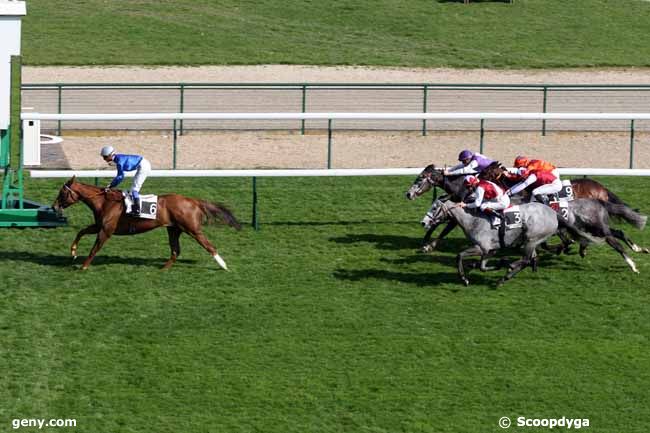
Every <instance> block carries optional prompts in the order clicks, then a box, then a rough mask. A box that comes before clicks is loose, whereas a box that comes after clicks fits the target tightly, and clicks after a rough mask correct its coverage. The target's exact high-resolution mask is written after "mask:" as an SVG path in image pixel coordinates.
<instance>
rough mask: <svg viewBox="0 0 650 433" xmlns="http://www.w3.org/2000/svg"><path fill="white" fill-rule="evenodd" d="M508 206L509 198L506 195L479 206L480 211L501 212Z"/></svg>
mask: <svg viewBox="0 0 650 433" xmlns="http://www.w3.org/2000/svg"><path fill="white" fill-rule="evenodd" d="M508 206H510V197H508V196H507V195H506V194H503V195H501V197H497V198H495V199H493V200H490V201H488V202H485V203H483V204H481V206H480V209H481V210H485V209H492V210H503V209H505V208H507V207H508Z"/></svg>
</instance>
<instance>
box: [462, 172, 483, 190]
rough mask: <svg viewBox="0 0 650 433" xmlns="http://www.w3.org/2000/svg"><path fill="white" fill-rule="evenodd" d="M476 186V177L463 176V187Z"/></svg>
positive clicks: (477, 181) (477, 182)
mask: <svg viewBox="0 0 650 433" xmlns="http://www.w3.org/2000/svg"><path fill="white" fill-rule="evenodd" d="M478 184H479V180H478V179H477V177H476V176H472V175H469V176H465V180H464V181H463V185H465V187H468V188H469V187H470V186H476V185H478Z"/></svg>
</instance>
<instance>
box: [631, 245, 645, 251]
mask: <svg viewBox="0 0 650 433" xmlns="http://www.w3.org/2000/svg"><path fill="white" fill-rule="evenodd" d="M632 251H634V252H635V253H640V252H641V251H643V250H641V248H640V247H639V246H638V245H637V244H635V243H633V244H632Z"/></svg>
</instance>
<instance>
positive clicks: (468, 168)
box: [444, 150, 494, 176]
mask: <svg viewBox="0 0 650 433" xmlns="http://www.w3.org/2000/svg"><path fill="white" fill-rule="evenodd" d="M458 160H459V161H460V164H458V165H456V166H454V167H450V168H445V171H444V174H445V176H456V175H461V174H477V173H480V172H482V171H483V170H485V169H486V168H487V167H488V166H489V165H490V164H492V163H493V162H494V161H493V160H491V159H490V158H488V157H486V156H485V155H481V154H480V153H478V152H477V153H474V152H472V151H471V150H463V151H462V152H460V154H459V155H458Z"/></svg>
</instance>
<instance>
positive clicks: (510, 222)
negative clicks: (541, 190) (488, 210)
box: [491, 205, 523, 248]
mask: <svg viewBox="0 0 650 433" xmlns="http://www.w3.org/2000/svg"><path fill="white" fill-rule="evenodd" d="M491 223H492V228H493V229H495V230H498V231H499V245H500V246H501V248H505V247H506V243H505V236H506V231H509V230H513V229H519V228H521V227H523V221H522V218H521V210H520V209H519V205H516V206H510V207H509V208H506V209H504V210H503V220H502V219H501V218H499V217H498V216H496V215H492V216H491Z"/></svg>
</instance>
